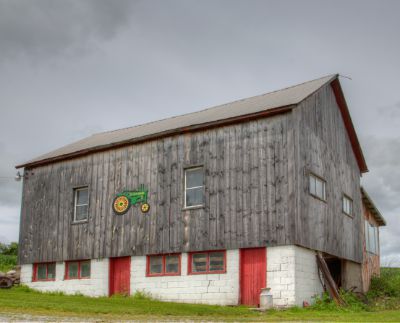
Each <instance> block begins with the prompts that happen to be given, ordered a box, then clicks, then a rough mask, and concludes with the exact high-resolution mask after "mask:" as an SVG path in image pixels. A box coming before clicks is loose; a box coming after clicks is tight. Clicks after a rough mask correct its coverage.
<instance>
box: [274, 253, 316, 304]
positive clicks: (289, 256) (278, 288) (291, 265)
mask: <svg viewBox="0 0 400 323" xmlns="http://www.w3.org/2000/svg"><path fill="white" fill-rule="evenodd" d="M267 287H270V288H271V293H272V295H273V301H274V306H275V307H289V306H294V305H297V306H302V305H303V301H306V302H308V303H310V304H311V303H312V302H313V297H314V296H315V295H321V294H322V292H323V287H322V284H321V282H320V280H319V277H318V268H317V263H316V259H315V251H313V250H309V249H306V248H302V247H298V246H279V247H269V248H268V249H267Z"/></svg>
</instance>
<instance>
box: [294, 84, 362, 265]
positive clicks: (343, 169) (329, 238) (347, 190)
mask: <svg viewBox="0 0 400 323" xmlns="http://www.w3.org/2000/svg"><path fill="white" fill-rule="evenodd" d="M292 116H293V124H294V128H295V129H296V132H295V139H294V141H295V143H296V144H295V155H296V170H297V171H296V173H295V179H294V181H295V185H296V189H295V192H296V203H295V212H294V215H295V228H296V236H295V242H296V243H297V244H299V245H301V246H305V247H308V248H310V249H316V250H321V251H324V252H327V253H329V254H332V255H335V256H338V257H342V258H345V259H349V260H353V261H356V262H361V261H362V235H361V233H362V221H361V219H362V210H361V191H360V170H359V168H358V164H357V161H356V158H355V155H354V152H353V150H352V147H351V144H350V140H349V138H348V133H347V131H346V128H345V125H344V122H343V119H342V117H341V113H340V110H339V108H338V106H337V102H336V99H335V95H334V93H333V90H332V88H331V86H330V85H329V84H328V85H326V86H324V87H322V88H321V89H320V90H319V91H317V92H316V93H315V94H313V95H312V96H310V97H309V98H307V99H306V100H304V101H303V102H302V103H301V104H300V105H299V106H298V107H297V108H295V109H294V110H293V115H292ZM310 171H311V172H312V173H315V174H316V175H319V176H320V177H322V178H324V179H325V180H326V202H323V201H321V200H318V199H316V198H314V197H312V196H311V195H310V194H309V181H308V176H307V174H308V172H310ZM343 194H346V195H348V196H350V197H351V198H352V199H353V213H354V216H353V217H349V216H347V215H345V214H344V213H343V212H342V196H343Z"/></svg>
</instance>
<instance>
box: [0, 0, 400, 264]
mask: <svg viewBox="0 0 400 323" xmlns="http://www.w3.org/2000/svg"><path fill="white" fill-rule="evenodd" d="M399 12H400V1H397V0H393V1H390V0H386V1H365V0H362V1H355V0H354V1H351V0H346V1H340V0H339V1H334V2H333V1H321V0H317V1H307V0H303V1H294V0H293V1H282V0H280V1H268V0H264V1H257V0H248V1H245V0H242V1H235V0H228V1H225V0H212V1H209V0H202V1H191V0H181V1H175V0H159V1H155V0H139V1H134V0H129V1H128V0H126V1H125V0H116V1H111V0H109V1H105V0H93V1H92V0H80V1H76V0H65V1H54V0H25V1H23V0H0V242H10V241H16V240H18V227H19V213H20V202H21V188H22V183H21V182H16V181H14V179H13V178H14V176H15V174H16V170H15V168H14V166H15V165H16V164H19V163H21V162H24V161H27V160H29V159H31V158H34V157H36V156H38V155H41V154H43V153H47V152H49V151H51V150H53V149H55V148H59V147H61V146H63V145H66V144H68V143H71V142H73V141H76V140H78V139H81V138H83V137H85V136H88V135H91V134H93V133H96V132H101V131H107V130H113V129H118V128H123V127H129V126H133V125H137V124H141V123H145V122H149V121H154V120H158V119H161V118H166V117H169V116H174V115H179V114H183V113H189V112H193V111H197V110H200V109H203V108H207V107H211V106H214V105H218V104H223V103H226V102H230V101H233V100H237V99H241V98H246V97H249V96H254V95H257V94H262V93H266V92H270V91H273V90H277V89H280V88H283V87H287V86H290V85H294V84H297V83H300V82H304V81H307V80H311V79H315V78H319V77H322V76H325V75H328V74H332V73H339V74H341V75H343V77H341V78H340V82H341V84H342V87H343V90H344V93H345V96H346V100H347V103H348V106H349V109H350V113H351V116H352V120H353V123H354V125H355V128H356V131H357V133H358V136H359V140H360V143H361V146H362V148H363V151H364V155H365V157H366V161H367V164H368V168H369V170H370V172H369V173H366V174H364V175H363V177H362V185H363V186H364V187H365V188H366V190H367V191H368V193H369V195H370V196H371V197H372V199H373V200H374V202H375V204H376V206H377V207H378V208H379V210H380V211H381V213H382V214H383V216H384V217H385V218H386V220H387V226H386V227H384V228H381V252H382V259H381V261H382V264H383V265H392V266H394V265H397V266H400V225H399V214H400V168H399V167H397V166H398V163H399V159H400V130H399V129H400V89H399V88H400V73H399V72H400V63H399V58H400V41H399V31H400V19H399V17H398V14H399Z"/></svg>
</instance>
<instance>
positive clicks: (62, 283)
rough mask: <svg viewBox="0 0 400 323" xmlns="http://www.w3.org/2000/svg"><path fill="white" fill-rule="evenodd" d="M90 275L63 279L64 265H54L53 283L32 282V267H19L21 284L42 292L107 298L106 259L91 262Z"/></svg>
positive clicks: (107, 263) (27, 265)
mask: <svg viewBox="0 0 400 323" xmlns="http://www.w3.org/2000/svg"><path fill="white" fill-rule="evenodd" d="M90 267H91V270H90V271H91V275H90V278H85V279H65V278H64V277H65V263H64V262H58V263H57V264H56V277H55V280H54V281H32V276H33V265H31V264H26V265H22V266H21V283H22V284H24V285H27V286H29V287H31V288H34V289H37V290H40V291H42V292H63V293H66V294H72V295H73V294H77V293H80V294H83V295H86V296H108V270H109V260H108V259H96V260H94V259H93V260H91V263H90Z"/></svg>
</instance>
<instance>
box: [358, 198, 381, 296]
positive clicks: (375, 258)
mask: <svg viewBox="0 0 400 323" xmlns="http://www.w3.org/2000/svg"><path fill="white" fill-rule="evenodd" d="M363 219H364V221H368V222H369V223H370V224H372V225H374V226H376V227H378V251H379V250H380V248H379V243H380V240H379V225H378V223H377V222H376V220H375V219H374V217H373V215H372V214H371V212H370V211H369V210H368V208H367V207H365V206H364V205H363ZM363 229H364V230H365V226H363ZM364 230H363V239H362V241H363V262H362V288H363V291H364V292H367V291H368V290H369V286H370V284H371V278H372V277H373V276H379V275H380V273H381V264H380V254H379V253H378V254H377V255H376V254H373V253H370V252H367V245H366V240H365V232H364Z"/></svg>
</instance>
